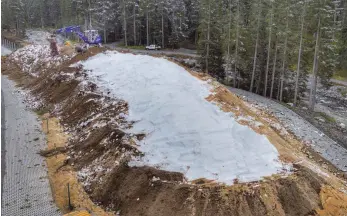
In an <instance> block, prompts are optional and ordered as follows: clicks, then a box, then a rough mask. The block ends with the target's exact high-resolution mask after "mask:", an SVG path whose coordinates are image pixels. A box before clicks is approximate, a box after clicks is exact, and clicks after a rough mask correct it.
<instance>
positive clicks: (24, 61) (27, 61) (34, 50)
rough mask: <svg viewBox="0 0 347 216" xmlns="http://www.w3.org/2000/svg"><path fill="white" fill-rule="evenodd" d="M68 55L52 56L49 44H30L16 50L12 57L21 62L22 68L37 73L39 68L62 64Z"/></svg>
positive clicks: (33, 73)
mask: <svg viewBox="0 0 347 216" xmlns="http://www.w3.org/2000/svg"><path fill="white" fill-rule="evenodd" d="M69 58H70V57H68V56H55V57H52V56H51V49H50V47H49V45H28V46H25V47H23V48H21V49H18V50H17V51H15V52H14V53H13V54H12V55H11V56H10V59H12V60H14V61H16V62H20V63H21V64H20V66H21V67H22V70H23V71H24V72H27V73H31V74H32V75H35V74H36V73H38V72H39V70H38V68H40V69H44V68H48V67H53V66H57V65H60V64H61V63H62V62H63V61H64V60H67V59H69Z"/></svg>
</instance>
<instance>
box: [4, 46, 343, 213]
mask: <svg viewBox="0 0 347 216" xmlns="http://www.w3.org/2000/svg"><path fill="white" fill-rule="evenodd" d="M101 51H102V50H101V49H99V48H98V49H96V50H95V51H90V52H88V53H86V54H85V55H78V56H76V57H75V58H73V59H72V60H71V61H69V62H66V63H64V64H63V65H61V66H60V67H59V68H54V69H52V70H50V71H47V72H42V73H41V74H40V76H39V77H38V78H33V77H28V75H24V76H23V73H21V71H20V66H18V65H20V64H18V63H14V62H11V61H8V60H7V59H3V62H2V63H3V64H4V65H5V67H4V68H3V69H2V73H3V74H8V75H9V77H10V78H12V79H15V80H16V81H17V82H18V83H19V84H21V85H22V86H23V87H26V88H28V89H30V90H31V91H32V94H33V95H34V96H36V97H39V98H40V99H41V100H43V102H44V104H45V106H46V107H48V108H51V111H52V114H53V115H57V116H59V118H60V124H61V125H63V126H64V128H65V130H67V131H69V133H70V135H71V136H70V138H69V140H68V141H66V137H65V138H64V137H59V136H57V137H55V138H50V137H49V136H51V135H54V134H62V132H61V130H56V131H54V128H57V127H58V126H57V125H58V122H57V121H56V120H54V121H53V120H51V121H50V124H51V122H55V125H49V128H52V133H51V130H50V133H49V134H48V140H52V141H49V147H48V148H52V143H53V147H59V146H64V145H65V143H66V142H68V145H67V152H66V154H58V155H56V156H52V157H51V158H48V159H47V162H48V161H49V159H52V161H51V162H48V163H49V167H51V168H52V170H51V171H50V178H51V179H52V181H57V182H58V183H56V185H59V186H58V187H57V188H54V189H53V191H55V192H54V193H55V194H61V195H60V196H61V197H62V196H63V194H64V193H65V192H66V191H65V185H66V183H67V182H71V185H72V187H73V188H74V190H75V191H77V192H76V193H75V195H74V199H75V200H79V199H80V197H82V201H81V202H77V203H75V205H78V206H83V205H84V204H81V203H83V201H84V200H89V199H88V198H87V197H86V196H85V193H84V192H83V190H82V189H81V188H82V185H81V184H79V183H77V180H76V179H78V180H79V181H80V182H81V183H82V184H83V186H84V187H83V189H84V190H85V191H86V192H87V193H88V195H89V197H90V198H91V200H93V201H94V202H95V203H97V204H98V205H100V206H102V207H103V208H104V209H107V210H112V211H115V212H119V213H120V215H130V216H134V215H150V216H151V215H170V216H171V215H173V216H175V215H177V216H181V215H202V216H208V215H240V216H244V215H250V216H254V215H259V216H260V215H261V216H263V215H293V216H294V215H317V214H321V215H329V214H331V213H332V212H333V213H334V215H344V214H345V213H346V211H345V210H346V208H345V206H344V205H342V204H341V205H340V204H338V205H336V203H340V201H341V203H342V202H343V201H344V200H345V198H344V197H345V195H346V194H343V193H341V192H339V191H338V190H337V189H336V188H345V187H344V186H343V185H342V182H341V181H340V179H338V178H336V177H335V176H334V175H332V174H331V172H329V169H320V168H319V166H317V165H316V164H317V163H316V162H315V161H314V160H312V159H310V158H307V155H306V152H305V151H303V150H302V149H303V147H304V146H303V144H301V143H300V142H298V141H296V140H295V138H294V137H293V136H292V135H290V134H286V135H281V134H280V132H279V131H277V130H276V129H274V128H272V127H271V126H270V125H269V123H268V121H266V120H264V119H265V118H260V115H259V114H257V113H255V112H253V111H251V110H250V109H249V108H248V107H247V106H246V105H245V103H244V102H242V100H240V99H239V98H237V97H236V96H235V95H233V94H231V93H230V92H229V91H226V90H225V89H224V88H223V87H221V86H219V85H218V84H216V83H215V82H212V84H213V85H215V86H216V89H215V94H214V95H213V96H211V97H209V98H207V100H209V101H213V102H217V103H219V104H222V105H221V109H223V110H224V111H232V112H234V113H235V115H236V116H251V117H253V118H254V120H255V121H257V122H260V123H262V126H254V125H253V124H251V123H250V122H242V121H240V123H242V124H246V125H248V126H249V127H252V128H253V129H254V130H255V131H257V132H258V133H261V134H265V135H266V136H267V137H268V138H269V139H270V141H271V142H272V143H273V144H274V145H275V146H276V148H277V149H278V151H279V152H280V155H281V159H282V160H283V161H287V162H293V163H294V171H293V173H292V174H290V175H289V176H283V175H273V176H270V177H266V178H265V179H264V180H262V181H259V182H251V183H238V181H237V180H235V184H234V185H233V186H226V185H221V184H218V183H215V182H211V181H209V180H206V179H198V180H196V181H194V182H192V183H187V182H186V180H185V179H184V176H183V174H181V173H175V172H167V171H162V170H158V169H156V168H153V167H128V166H127V161H128V160H129V157H131V156H136V155H139V154H141V153H140V152H138V151H137V148H136V142H135V141H136V140H138V139H142V138H143V136H144V135H143V134H129V133H125V132H124V131H123V130H122V128H128V127H131V124H132V123H131V122H127V121H126V120H125V119H124V118H123V117H122V115H120V114H121V113H127V110H128V107H127V103H126V102H124V101H121V100H117V99H114V98H110V97H109V96H108V95H107V94H106V95H103V94H101V93H98V91H97V89H96V86H95V85H94V84H93V83H89V84H88V85H86V86H81V85H80V83H79V82H78V81H77V80H76V78H77V77H84V76H86V74H85V73H84V72H83V70H82V69H81V68H69V67H68V66H69V65H70V64H71V63H74V62H77V61H79V60H83V59H87V58H88V57H90V56H92V55H95V54H96V53H98V52H101ZM17 64H18V65H17ZM62 72H64V73H72V74H73V75H74V76H73V79H70V78H69V76H67V77H66V76H65V75H63V74H62ZM191 73H192V74H193V75H194V76H196V77H198V78H201V79H204V80H210V79H211V78H210V77H208V76H202V75H199V74H196V73H193V72H191ZM23 77H26V79H23ZM221 102H223V103H221ZM53 107H55V109H54V110H53V109H52V108H53ZM53 111H54V112H53ZM98 114H99V115H98ZM264 115H265V114H264ZM265 117H266V118H272V117H271V116H266V115H265ZM273 121H275V119H273ZM50 134H51V135H50ZM54 144H55V145H54ZM67 156H68V157H69V158H67ZM50 163H51V164H50ZM299 164H300V165H299ZM62 165H64V166H62ZM316 169H318V170H320V172H318V171H316ZM57 170H59V171H57ZM75 172H77V176H76V175H75V174H74V173H75ZM52 173H55V174H52ZM317 173H319V174H317ZM321 173H327V174H326V175H322V174H321ZM53 185H54V184H53ZM326 185H329V187H327V186H326ZM326 188H328V189H326ZM55 196H57V197H56V201H57V203H58V205H60V206H61V208H64V206H65V205H66V200H64V199H63V198H62V199H61V200H60V198H59V197H58V195H55ZM329 197H332V198H329ZM334 200H337V201H336V202H335V201H334ZM59 203H60V204H59ZM88 203H89V204H85V205H84V206H90V205H92V206H93V204H91V203H90V202H89V201H88ZM86 208H87V209H89V210H91V211H94V212H96V211H97V210H96V209H99V208H98V207H95V208H94V209H92V208H91V207H86ZM97 214H98V213H97Z"/></svg>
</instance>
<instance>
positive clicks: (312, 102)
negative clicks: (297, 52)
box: [310, 17, 320, 111]
mask: <svg viewBox="0 0 347 216" xmlns="http://www.w3.org/2000/svg"><path fill="white" fill-rule="evenodd" d="M319 37H320V17H319V19H318V27H317V35H316V45H315V50H314V59H313V80H312V81H311V90H310V110H311V111H314V106H315V103H316V90H317V75H318V58H319V56H318V55H319V54H318V52H319Z"/></svg>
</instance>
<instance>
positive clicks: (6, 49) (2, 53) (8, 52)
mask: <svg viewBox="0 0 347 216" xmlns="http://www.w3.org/2000/svg"><path fill="white" fill-rule="evenodd" d="M11 53H12V51H11V50H10V49H8V48H6V47H4V46H1V55H2V56H5V55H10V54H11Z"/></svg>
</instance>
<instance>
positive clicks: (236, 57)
mask: <svg viewBox="0 0 347 216" xmlns="http://www.w3.org/2000/svg"><path fill="white" fill-rule="evenodd" d="M239 5H240V1H239V0H238V1H237V18H236V45H235V65H234V66H235V70H234V88H236V82H237V59H238V49H239V18H240V7H239Z"/></svg>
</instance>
